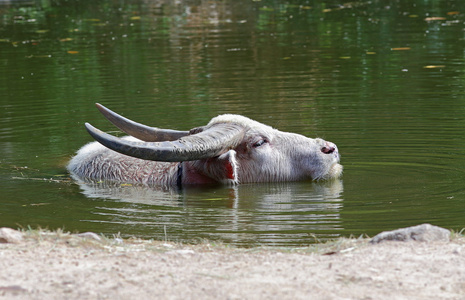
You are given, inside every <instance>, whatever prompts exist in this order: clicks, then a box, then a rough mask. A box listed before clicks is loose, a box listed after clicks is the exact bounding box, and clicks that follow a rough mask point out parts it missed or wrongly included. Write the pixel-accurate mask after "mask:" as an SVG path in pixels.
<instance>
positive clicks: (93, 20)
mask: <svg viewBox="0 0 465 300" xmlns="http://www.w3.org/2000/svg"><path fill="white" fill-rule="evenodd" d="M85 21H87V22H100V19H85Z"/></svg>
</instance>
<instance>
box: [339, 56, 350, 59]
mask: <svg viewBox="0 0 465 300" xmlns="http://www.w3.org/2000/svg"><path fill="white" fill-rule="evenodd" d="M339 58H340V59H351V57H350V56H341V57H339Z"/></svg>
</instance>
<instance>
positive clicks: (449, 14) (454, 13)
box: [447, 11, 460, 16]
mask: <svg viewBox="0 0 465 300" xmlns="http://www.w3.org/2000/svg"><path fill="white" fill-rule="evenodd" d="M458 14H460V12H459V11H449V12H448V13H447V15H448V16H453V15H458Z"/></svg>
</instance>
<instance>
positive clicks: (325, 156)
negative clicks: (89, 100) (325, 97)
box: [68, 105, 342, 186]
mask: <svg viewBox="0 0 465 300" xmlns="http://www.w3.org/2000/svg"><path fill="white" fill-rule="evenodd" d="M98 107H99V109H100V110H101V111H102V113H103V114H104V115H105V116H106V117H107V118H108V119H109V120H110V121H112V122H113V123H114V124H115V125H117V126H118V127H120V128H121V129H123V130H124V131H126V132H129V133H131V134H132V135H134V136H137V137H139V138H141V139H144V141H142V140H141V139H136V138H134V137H126V138H123V139H118V138H114V137H112V136H109V135H106V134H104V133H102V132H100V131H99V130H97V129H95V128H93V127H92V126H90V125H88V130H89V132H90V133H91V135H92V136H94V138H96V139H97V141H98V142H93V143H90V144H87V145H85V146H84V147H82V148H81V149H80V150H79V151H78V153H77V155H76V156H75V157H74V158H73V159H72V160H71V161H70V163H69V165H68V170H69V171H70V172H71V173H72V174H73V175H74V176H76V177H78V178H80V179H84V180H108V181H114V182H121V183H135V184H137V183H140V184H145V185H163V186H182V185H196V184H213V183H227V184H228V183H229V184H231V183H232V184H237V183H250V182H279V181H297V180H308V179H312V180H320V179H331V178H337V177H339V176H340V175H341V174H342V166H341V165H340V164H339V159H340V158H339V152H338V149H337V147H336V145H335V144H333V143H331V142H327V141H324V140H322V139H318V138H317V139H311V138H307V137H305V136H303V135H299V134H295V133H288V132H282V131H279V130H276V129H274V128H272V127H270V126H267V125H264V124H261V123H259V122H256V121H253V120H251V119H249V118H246V117H244V116H240V115H220V116H218V117H216V118H213V119H212V120H211V121H210V122H209V123H208V125H206V126H205V127H200V128H196V129H193V130H191V131H190V132H176V133H172V132H171V131H170V132H169V135H170V136H169V137H168V136H167V135H166V134H163V135H161V134H160V135H158V132H159V129H156V128H151V130H154V131H153V133H150V134H146V132H147V130H145V131H144V134H143V135H142V134H140V132H141V130H140V131H138V132H136V131H131V130H130V129H128V128H127V126H128V125H127V123H122V122H120V120H118V118H119V117H120V118H123V117H121V116H119V115H117V114H115V113H113V112H111V111H110V110H108V109H106V108H104V107H103V106H100V105H98ZM110 114H111V115H110ZM111 117H113V118H115V119H113V120H112V119H111ZM123 119H124V118H123ZM123 121H124V122H128V120H127V119H125V120H123ZM135 124H136V126H139V125H140V124H137V123H135ZM132 125H133V124H132ZM173 132H174V131H173ZM171 134H173V135H172V136H171ZM175 134H176V137H174V135H175ZM178 135H180V136H182V137H180V138H178ZM223 140H224V141H223ZM99 142H100V143H101V144H103V145H105V146H103V145H101V144H100V143H99ZM214 143H216V144H215V145H214V146H212V145H211V144H214ZM107 147H108V148H107ZM109 148H111V149H113V150H115V151H118V152H120V153H118V152H115V151H113V150H110V149H109ZM122 153H124V154H122ZM160 160H164V161H160Z"/></svg>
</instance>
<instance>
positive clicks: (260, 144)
mask: <svg viewBox="0 0 465 300" xmlns="http://www.w3.org/2000/svg"><path fill="white" fill-rule="evenodd" d="M266 143H268V140H266V139H261V140H259V141H258V142H255V143H254V144H253V145H252V147H254V148H258V147H260V146H262V145H264V144H266Z"/></svg>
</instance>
